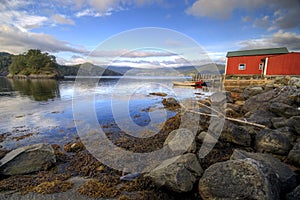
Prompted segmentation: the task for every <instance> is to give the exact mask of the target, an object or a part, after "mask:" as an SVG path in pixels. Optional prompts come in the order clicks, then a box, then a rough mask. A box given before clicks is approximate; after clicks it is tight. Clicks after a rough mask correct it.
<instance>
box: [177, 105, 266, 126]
mask: <svg viewBox="0 0 300 200" xmlns="http://www.w3.org/2000/svg"><path fill="white" fill-rule="evenodd" d="M197 104H198V105H202V106H204V107H206V108H208V109H210V110H211V111H213V112H215V113H216V114H210V113H203V112H198V111H195V110H192V109H187V108H186V107H185V106H184V105H182V104H180V105H181V107H182V108H184V109H185V110H186V111H187V112H191V113H194V114H198V115H203V116H209V117H217V118H224V119H225V120H228V121H232V122H238V123H241V124H247V125H251V126H255V127H258V128H264V129H267V128H268V127H266V126H265V125H262V124H257V123H254V122H248V121H244V120H240V119H235V118H232V117H226V116H225V115H224V114H223V113H221V112H219V111H217V110H216V109H214V108H212V107H209V106H207V105H205V104H203V103H200V102H197Z"/></svg>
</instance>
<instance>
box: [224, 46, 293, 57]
mask: <svg viewBox="0 0 300 200" xmlns="http://www.w3.org/2000/svg"><path fill="white" fill-rule="evenodd" d="M285 53H289V51H288V49H287V48H286V47H280V48H269V49H251V50H243V51H229V52H228V53H227V55H226V57H227V58H228V57H235V56H255V55H270V54H285Z"/></svg>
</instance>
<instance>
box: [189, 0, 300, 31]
mask: <svg viewBox="0 0 300 200" xmlns="http://www.w3.org/2000/svg"><path fill="white" fill-rule="evenodd" d="M238 9H239V10H243V11H246V12H247V11H249V10H259V9H264V10H268V11H269V12H270V13H272V12H273V13H274V15H273V16H264V18H263V19H256V20H255V22H254V25H255V26H257V27H258V26H260V27H266V26H267V25H269V23H270V22H271V20H272V24H274V25H273V29H274V27H276V28H277V29H290V28H295V27H299V26H300V12H299V9H300V3H299V1H298V0H288V1H283V0H214V1H212V0H197V1H196V2H194V4H193V5H192V6H190V7H189V8H187V10H186V13H187V14H188V15H192V16H195V17H211V18H217V19H226V18H229V17H231V15H232V13H233V12H234V11H236V10H238ZM270 17H272V19H271V18H270ZM248 19H249V18H246V17H242V20H243V21H244V22H249V20H248Z"/></svg>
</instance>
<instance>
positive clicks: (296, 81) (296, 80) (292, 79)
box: [288, 77, 300, 88]
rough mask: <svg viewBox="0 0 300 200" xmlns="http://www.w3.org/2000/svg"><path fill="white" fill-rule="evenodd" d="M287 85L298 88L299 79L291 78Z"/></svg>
mask: <svg viewBox="0 0 300 200" xmlns="http://www.w3.org/2000/svg"><path fill="white" fill-rule="evenodd" d="M288 84H289V85H292V86H296V87H297V88H300V78H297V77H292V78H291V79H290V81H289V83H288Z"/></svg>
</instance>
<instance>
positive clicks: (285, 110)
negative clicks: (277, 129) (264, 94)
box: [269, 102, 300, 117]
mask: <svg viewBox="0 0 300 200" xmlns="http://www.w3.org/2000/svg"><path fill="white" fill-rule="evenodd" d="M269 110H270V111H271V112H272V113H274V114H276V115H278V116H281V117H293V116H297V115H300V110H298V108H297V107H294V106H290V105H287V104H285V103H280V102H274V103H271V105H270V106H269Z"/></svg>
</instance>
